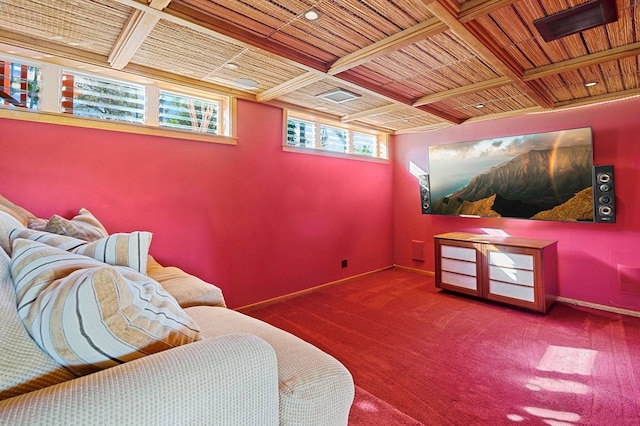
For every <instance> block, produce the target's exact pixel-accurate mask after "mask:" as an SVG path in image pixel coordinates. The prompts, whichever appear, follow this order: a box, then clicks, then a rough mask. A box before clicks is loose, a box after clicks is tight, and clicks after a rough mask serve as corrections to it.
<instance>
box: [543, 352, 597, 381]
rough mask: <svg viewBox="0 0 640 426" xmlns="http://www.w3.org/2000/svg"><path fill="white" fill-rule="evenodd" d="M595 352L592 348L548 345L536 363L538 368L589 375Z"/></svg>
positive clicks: (591, 371) (591, 370)
mask: <svg viewBox="0 0 640 426" xmlns="http://www.w3.org/2000/svg"><path fill="white" fill-rule="evenodd" d="M597 353H598V351H594V350H592V349H580V348H571V347H566V346H553V345H549V347H548V348H547V350H546V351H545V353H544V355H543V356H542V359H541V360H540V363H539V364H538V370H540V371H555V372H558V373H563V374H579V375H581V376H590V375H591V374H592V373H593V365H594V364H595V360H596V355H597Z"/></svg>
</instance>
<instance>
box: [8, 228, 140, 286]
mask: <svg viewBox="0 0 640 426" xmlns="http://www.w3.org/2000/svg"><path fill="white" fill-rule="evenodd" d="M151 236H152V234H151V233H150V232H145V231H136V232H132V233H130V234H124V233H121V234H113V235H109V236H108V237H105V238H100V239H99V240H96V241H92V242H88V241H85V240H80V239H78V238H73V237H67V236H64V235H58V234H51V233H49V232H44V231H36V230H35V229H28V228H24V227H22V228H16V229H13V230H12V231H11V232H9V237H10V239H11V240H12V241H13V240H15V239H17V238H26V239H28V240H33V241H38V242H40V243H44V244H47V245H49V246H52V247H57V248H59V249H62V250H66V251H69V252H71V253H75V254H82V255H85V256H89V257H92V258H94V259H96V260H99V261H101V262H104V263H108V264H109V265H116V266H127V267H129V268H132V269H135V270H136V271H138V272H140V273H141V274H145V275H146V274H147V260H148V254H149V246H151ZM9 253H11V251H9Z"/></svg>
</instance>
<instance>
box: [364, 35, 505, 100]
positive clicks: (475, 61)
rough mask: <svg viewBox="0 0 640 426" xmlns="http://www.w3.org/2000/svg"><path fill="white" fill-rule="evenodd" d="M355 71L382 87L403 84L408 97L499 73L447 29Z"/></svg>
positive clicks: (474, 81)
mask: <svg viewBox="0 0 640 426" xmlns="http://www.w3.org/2000/svg"><path fill="white" fill-rule="evenodd" d="M354 71H355V72H357V73H359V74H361V75H365V76H367V77H368V78H369V79H372V80H373V81H376V82H377V84H378V85H380V86H382V87H385V86H388V85H391V84H393V86H394V87H395V88H400V87H402V89H401V90H402V92H403V93H404V94H405V96H407V97H409V98H419V97H421V96H425V95H430V94H433V93H436V92H439V91H442V90H449V89H455V88H458V87H461V86H465V85H469V84H473V83H477V82H480V81H484V80H489V79H493V78H496V77H499V75H498V74H497V73H496V72H495V71H493V70H492V69H491V68H490V67H488V66H487V65H486V64H485V63H484V61H483V60H482V59H481V58H479V57H478V56H477V55H476V54H475V53H474V52H473V51H472V50H470V49H468V48H467V47H466V46H465V45H464V44H463V43H462V42H461V41H460V40H459V39H458V38H457V37H456V36H455V35H454V34H453V33H452V32H450V31H447V32H445V33H442V34H439V35H436V36H434V37H432V38H430V39H429V40H424V41H421V42H418V43H413V44H411V45H409V46H406V47H404V48H401V49H398V50H396V51H394V52H391V53H389V54H387V55H384V56H381V57H379V58H376V59H375V60H373V61H371V62H369V63H366V64H364V65H362V66H360V67H357V68H356V69H354Z"/></svg>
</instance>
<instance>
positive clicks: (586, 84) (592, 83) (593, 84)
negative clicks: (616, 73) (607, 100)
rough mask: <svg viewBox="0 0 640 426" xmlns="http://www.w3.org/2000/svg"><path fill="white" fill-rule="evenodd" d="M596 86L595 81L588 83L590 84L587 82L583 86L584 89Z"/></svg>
mask: <svg viewBox="0 0 640 426" xmlns="http://www.w3.org/2000/svg"><path fill="white" fill-rule="evenodd" d="M596 84H598V82H597V81H590V82H588V83H585V84H584V85H585V86H586V87H593V86H595V85H596Z"/></svg>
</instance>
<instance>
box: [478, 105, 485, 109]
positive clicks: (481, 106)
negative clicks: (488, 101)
mask: <svg viewBox="0 0 640 426" xmlns="http://www.w3.org/2000/svg"><path fill="white" fill-rule="evenodd" d="M476 108H478V109H480V108H484V104H478V105H476Z"/></svg>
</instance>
